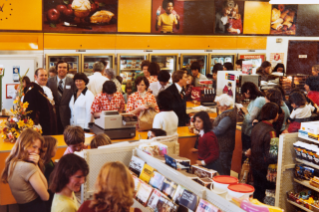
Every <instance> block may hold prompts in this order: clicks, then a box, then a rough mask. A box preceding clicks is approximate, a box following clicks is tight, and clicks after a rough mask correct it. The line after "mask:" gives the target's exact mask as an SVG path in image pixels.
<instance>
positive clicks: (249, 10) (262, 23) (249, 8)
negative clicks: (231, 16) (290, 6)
mask: <svg viewBox="0 0 319 212" xmlns="http://www.w3.org/2000/svg"><path fill="white" fill-rule="evenodd" d="M270 16H271V4H269V3H268V2H252V1H246V2H245V11H244V34H269V33H270Z"/></svg>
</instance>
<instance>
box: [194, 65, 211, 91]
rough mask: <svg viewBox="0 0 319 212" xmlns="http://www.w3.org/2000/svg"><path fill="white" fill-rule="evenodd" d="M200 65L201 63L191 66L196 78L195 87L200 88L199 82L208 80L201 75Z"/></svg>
mask: <svg viewBox="0 0 319 212" xmlns="http://www.w3.org/2000/svg"><path fill="white" fill-rule="evenodd" d="M200 69H201V68H200V64H199V62H193V63H192V65H191V71H192V75H193V77H194V85H195V87H198V86H200V84H199V82H200V81H201V80H207V77H206V76H205V75H203V74H201V73H200Z"/></svg>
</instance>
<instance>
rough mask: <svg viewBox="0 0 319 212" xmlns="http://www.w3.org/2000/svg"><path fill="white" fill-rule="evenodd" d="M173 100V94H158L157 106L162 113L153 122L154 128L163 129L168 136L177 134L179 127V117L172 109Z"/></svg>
mask: <svg viewBox="0 0 319 212" xmlns="http://www.w3.org/2000/svg"><path fill="white" fill-rule="evenodd" d="M173 98H174V96H173V94H171V93H170V92H169V91H166V90H164V91H162V92H160V93H159V94H158V96H157V104H158V107H159V109H160V112H159V113H158V114H156V116H155V118H154V120H153V128H157V129H162V130H164V131H166V133H167V135H173V134H175V133H177V127H178V117H177V115H176V113H175V112H174V111H173V107H172V99H173Z"/></svg>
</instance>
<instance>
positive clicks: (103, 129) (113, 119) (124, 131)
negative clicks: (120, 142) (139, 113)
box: [89, 111, 137, 139]
mask: <svg viewBox="0 0 319 212" xmlns="http://www.w3.org/2000/svg"><path fill="white" fill-rule="evenodd" d="M136 123H137V117H136V116H134V115H132V114H126V113H122V114H120V113H119V112H118V111H103V112H102V113H101V116H100V118H97V119H95V123H90V125H89V127H90V129H91V130H92V131H93V133H95V134H99V133H105V134H106V135H108V136H109V137H110V138H111V139H124V138H134V137H135V135H136Z"/></svg>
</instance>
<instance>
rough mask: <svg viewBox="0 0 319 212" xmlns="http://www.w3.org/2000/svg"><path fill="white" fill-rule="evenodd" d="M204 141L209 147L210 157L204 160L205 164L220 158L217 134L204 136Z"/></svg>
mask: <svg viewBox="0 0 319 212" xmlns="http://www.w3.org/2000/svg"><path fill="white" fill-rule="evenodd" d="M204 139H205V140H204V142H205V143H206V144H207V147H208V149H209V152H210V154H209V157H208V158H206V159H205V160H204V162H205V164H206V165H207V164H210V163H212V162H214V161H215V160H217V159H218V157H219V147H218V142H217V138H216V137H215V136H207V137H205V138H204Z"/></svg>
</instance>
